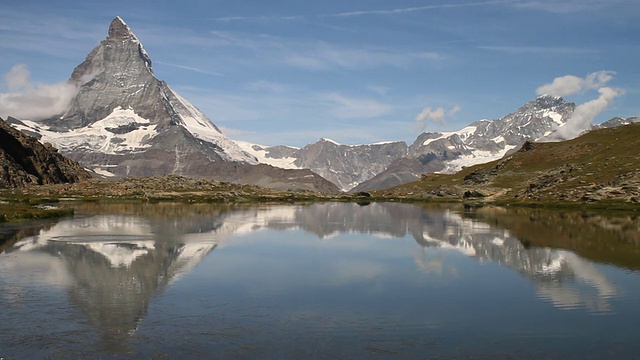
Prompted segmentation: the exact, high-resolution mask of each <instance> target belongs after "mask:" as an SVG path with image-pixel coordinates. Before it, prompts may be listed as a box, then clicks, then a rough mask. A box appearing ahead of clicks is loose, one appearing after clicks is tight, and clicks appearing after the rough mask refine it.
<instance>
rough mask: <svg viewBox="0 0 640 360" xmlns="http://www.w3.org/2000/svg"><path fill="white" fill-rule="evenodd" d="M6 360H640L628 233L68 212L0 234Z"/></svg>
mask: <svg viewBox="0 0 640 360" xmlns="http://www.w3.org/2000/svg"><path fill="white" fill-rule="evenodd" d="M0 239H2V240H3V241H4V244H3V245H0V249H1V251H2V253H1V254H0V358H3V359H25V358H53V359H58V358H60V359H67V358H90V359H96V358H98V359H100V358H117V359H129V358H131V359H138V358H174V359H189V358H193V359H200V358H220V359H224V358H252V359H253V358H267V359H269V358H273V359H286V358H294V359H298V358H322V359H324V358H326V359H336V358H342V359H347V358H352V359H357V358H380V359H383V358H408V359H411V358H415V359H429V358H436V359H449V358H474V359H475V358H482V359H484V358H486V359H493V358H509V359H514V358H515V359H520V358H531V359H539V358H545V359H549V358H551V359H554V358H557V359H567V358H576V359H586V358H592V359H603V358H605V359H606V358H611V359H633V358H640V272H639V269H640V218H637V217H635V216H633V215H622V216H617V217H611V216H604V215H598V214H589V213H571V212H550V211H541V210H537V211H532V210H522V209H520V210H506V209H500V208H482V209H477V210H466V211H465V210H464V209H463V208H459V209H458V208H445V207H424V206H418V205H409V204H395V203H381V204H376V203H374V204H369V205H366V206H364V205H358V204H333V203H330V204H314V205H305V206H256V207H231V206H227V207H221V206H217V205H175V204H155V205H133V204H117V205H96V204H84V205H78V206H77V209H76V215H75V216H74V217H73V218H66V219H61V220H58V221H55V222H48V223H25V224H19V225H17V224H10V225H5V226H4V227H2V228H0Z"/></svg>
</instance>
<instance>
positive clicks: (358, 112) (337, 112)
mask: <svg viewBox="0 0 640 360" xmlns="http://www.w3.org/2000/svg"><path fill="white" fill-rule="evenodd" d="M320 99H321V100H322V101H323V102H324V103H325V104H326V106H327V108H328V112H329V113H330V114H331V115H333V116H335V117H337V118H340V119H361V118H376V117H380V116H383V115H387V114H389V113H390V112H391V110H392V109H393V107H392V106H391V105H389V104H386V103H383V102H380V101H377V100H373V99H366V98H353V97H348V96H344V95H341V94H339V93H331V94H325V95H322V96H320Z"/></svg>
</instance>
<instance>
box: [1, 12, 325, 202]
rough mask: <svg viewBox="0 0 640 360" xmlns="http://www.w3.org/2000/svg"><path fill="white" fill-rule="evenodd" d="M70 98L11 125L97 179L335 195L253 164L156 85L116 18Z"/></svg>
mask: <svg viewBox="0 0 640 360" xmlns="http://www.w3.org/2000/svg"><path fill="white" fill-rule="evenodd" d="M69 81H70V82H71V83H72V84H73V85H75V86H76V87H77V90H78V92H77V95H76V96H75V98H74V99H73V100H72V102H71V104H70V106H69V109H68V110H67V111H66V112H65V113H64V114H62V115H60V116H56V117H54V118H51V119H48V120H43V121H38V122H35V121H29V120H22V121H14V122H13V124H12V125H13V126H14V127H16V128H18V129H19V130H22V131H24V132H27V133H30V134H34V135H36V136H38V137H39V138H40V139H41V140H42V141H46V142H49V143H51V144H53V145H54V146H55V147H57V148H58V149H60V152H61V153H63V154H65V155H66V156H69V157H70V158H72V159H74V160H76V161H78V162H79V163H81V164H82V165H84V166H85V167H87V168H89V169H91V170H93V171H95V172H96V173H98V174H101V175H104V176H108V177H111V176H115V177H123V176H149V175H165V174H176V175H184V176H192V177H212V178H215V179H217V180H220V181H231V182H238V183H260V184H261V185H264V186H272V187H276V188H287V189H306V190H314V191H323V192H326V191H329V192H337V191H338V189H337V188H336V187H335V186H334V185H333V184H331V183H329V182H328V181H326V180H324V179H321V178H320V177H319V176H318V175H316V174H314V173H312V172H311V171H308V170H307V171H299V170H288V171H284V170H282V169H276V168H274V167H272V166H267V165H260V166H254V165H257V164H258V160H257V159H256V158H255V157H254V156H252V155H250V154H248V153H247V152H245V151H243V150H242V149H241V148H240V147H239V146H238V145H237V144H236V143H235V142H233V141H232V140H230V139H229V138H228V137H226V136H225V135H224V134H222V132H221V131H220V129H219V128H218V127H216V126H215V125H214V124H213V123H212V122H211V120H209V119H208V118H207V117H206V116H205V115H204V114H203V113H202V112H201V111H200V110H198V109H197V108H196V107H195V106H193V105H192V104H191V103H189V102H188V101H187V100H186V99H184V98H183V97H181V96H180V95H179V94H178V93H177V92H175V91H174V90H173V89H171V88H170V87H169V85H168V84H167V83H166V82H164V81H161V80H158V79H157V78H156V76H155V74H154V72H153V67H152V62H151V58H150V57H149V55H148V53H147V52H146V51H145V49H144V47H143V46H142V43H141V42H140V41H139V40H138V38H137V37H136V36H135V34H134V33H133V32H132V31H131V29H130V28H129V27H128V26H127V24H126V23H125V22H124V21H123V20H122V19H121V18H120V17H116V18H115V19H114V20H113V21H112V22H111V25H110V26H109V33H108V36H107V38H106V39H105V40H103V41H102V42H100V44H99V45H98V46H97V47H96V48H95V49H93V50H92V51H91V52H90V53H89V55H88V56H87V58H86V60H85V61H83V62H82V63H81V64H80V65H78V66H77V67H76V68H75V70H74V71H73V73H72V75H71V79H70V80H69Z"/></svg>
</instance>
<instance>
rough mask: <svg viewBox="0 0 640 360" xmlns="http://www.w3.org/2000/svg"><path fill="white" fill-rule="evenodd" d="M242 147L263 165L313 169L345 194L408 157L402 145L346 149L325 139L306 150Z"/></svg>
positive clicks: (405, 147)
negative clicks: (395, 161) (393, 163)
mask: <svg viewBox="0 0 640 360" xmlns="http://www.w3.org/2000/svg"><path fill="white" fill-rule="evenodd" d="M240 144H241V146H242V147H243V149H245V150H246V151H247V152H249V153H251V154H253V155H254V156H256V157H257V158H258V160H259V161H260V162H261V163H267V164H271V165H273V166H280V167H284V168H298V169H310V170H311V171H313V172H314V173H316V174H318V175H320V176H322V177H323V178H325V179H327V180H329V181H331V182H333V183H334V184H336V185H337V186H338V187H339V188H340V189H342V190H343V191H349V190H351V189H352V188H354V187H355V186H357V185H358V184H360V183H361V182H364V181H366V180H368V179H371V178H372V177H374V176H375V175H377V174H378V173H380V172H382V171H384V170H385V169H386V168H387V167H388V166H389V164H391V163H392V162H393V161H394V160H396V159H397V158H400V157H402V156H405V155H406V154H407V150H408V146H407V144H406V143H405V142H403V141H389V142H382V143H376V144H364V145H343V144H339V143H337V142H335V141H333V140H330V139H326V138H322V139H320V140H318V141H317V142H315V143H313V144H309V145H307V146H305V147H303V148H294V147H288V146H272V147H267V146H261V145H255V144H247V143H240Z"/></svg>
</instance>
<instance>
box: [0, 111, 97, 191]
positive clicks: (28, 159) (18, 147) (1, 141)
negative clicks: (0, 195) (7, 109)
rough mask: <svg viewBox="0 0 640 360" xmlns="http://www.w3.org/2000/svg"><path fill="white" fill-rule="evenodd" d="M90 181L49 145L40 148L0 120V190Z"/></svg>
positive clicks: (85, 174)
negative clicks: (33, 185)
mask: <svg viewBox="0 0 640 360" xmlns="http://www.w3.org/2000/svg"><path fill="white" fill-rule="evenodd" d="M90 177H91V175H90V174H89V173H88V172H87V171H86V170H84V169H83V168H82V167H81V166H80V165H79V164H78V163H76V162H75V161H72V160H69V159H67V158H65V157H64V156H62V155H61V154H60V153H58V150H57V149H56V148H54V147H53V146H52V145H51V144H48V143H45V144H41V143H40V142H38V140H36V139H34V138H32V137H31V136H28V135H26V134H23V133H22V132H20V131H18V130H16V129H14V128H12V127H11V126H10V125H9V124H8V123H7V122H5V121H4V120H3V119H0V188H15V187H23V186H27V185H32V184H40V185H42V184H57V183H71V182H76V181H79V180H83V179H88V178H90Z"/></svg>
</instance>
